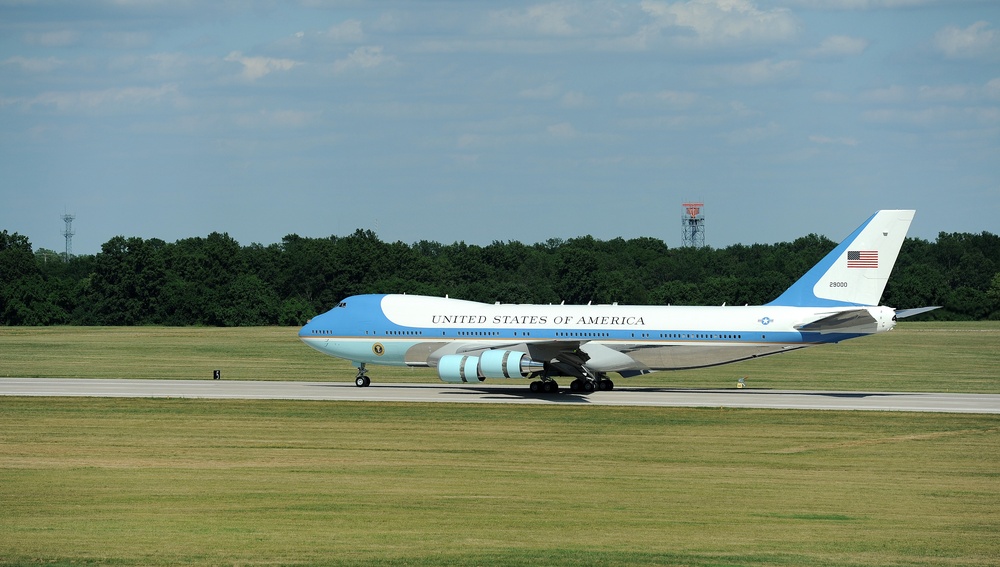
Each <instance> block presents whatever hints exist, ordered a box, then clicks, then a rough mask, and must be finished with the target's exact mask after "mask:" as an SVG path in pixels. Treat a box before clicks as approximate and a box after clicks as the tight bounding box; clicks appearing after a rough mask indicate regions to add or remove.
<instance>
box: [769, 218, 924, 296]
mask: <svg viewBox="0 0 1000 567" xmlns="http://www.w3.org/2000/svg"><path fill="white" fill-rule="evenodd" d="M915 212H916V211H912V210H887V211H879V212H877V213H875V214H874V215H872V216H871V218H869V219H868V220H867V221H865V222H864V224H862V225H861V226H860V227H858V229H857V230H855V231H854V232H853V233H851V235H850V236H848V237H847V238H846V239H844V241H843V242H841V243H840V245H838V246H837V247H836V248H834V249H833V251H832V252H830V253H829V254H827V255H826V256H825V257H824V258H823V259H822V260H820V262H819V263H818V264H816V265H815V266H813V267H812V269H811V270H809V271H808V272H806V274H805V275H804V276H802V277H801V278H800V279H799V280H798V281H797V282H795V283H794V284H792V287H790V288H788V289H787V290H785V292H784V293H782V294H781V295H780V296H779V297H778V298H777V299H775V300H774V301H772V302H771V303H769V304H768V305H787V306H799V307H834V306H844V305H878V303H879V300H880V299H881V298H882V292H883V291H884V290H885V284H886V282H887V281H889V274H890V273H891V272H892V267H893V265H894V264H895V263H896V257H897V256H899V249H900V248H901V247H902V246H903V239H904V238H905V237H906V231H907V230H908V229H909V228H910V222H912V221H913V215H914V213H915Z"/></svg>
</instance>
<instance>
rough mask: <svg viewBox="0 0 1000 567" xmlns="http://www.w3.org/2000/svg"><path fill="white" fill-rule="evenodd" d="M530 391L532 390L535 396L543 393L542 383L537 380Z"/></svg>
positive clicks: (530, 387)
mask: <svg viewBox="0 0 1000 567" xmlns="http://www.w3.org/2000/svg"><path fill="white" fill-rule="evenodd" d="M528 389H529V390H531V392H532V393H533V394H537V393H538V392H540V391H542V383H541V382H539V381H538V380H535V381H534V382H532V383H531V384H530V385H529V386H528Z"/></svg>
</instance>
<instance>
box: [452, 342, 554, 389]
mask: <svg viewBox="0 0 1000 567" xmlns="http://www.w3.org/2000/svg"><path fill="white" fill-rule="evenodd" d="M544 367H545V365H544V364H543V363H541V362H537V361H535V360H532V359H531V358H529V357H528V353H526V352H517V351H512V350H488V351H485V352H483V353H482V354H480V355H479V356H469V355H464V354H449V355H445V356H442V357H441V360H439V361H438V365H437V369H438V377H439V378H441V380H443V381H445V382H453V383H456V384H458V383H462V382H482V381H483V380H485V379H487V378H524V377H525V376H528V375H529V374H531V373H532V372H537V371H540V370H542V369H543V368H544Z"/></svg>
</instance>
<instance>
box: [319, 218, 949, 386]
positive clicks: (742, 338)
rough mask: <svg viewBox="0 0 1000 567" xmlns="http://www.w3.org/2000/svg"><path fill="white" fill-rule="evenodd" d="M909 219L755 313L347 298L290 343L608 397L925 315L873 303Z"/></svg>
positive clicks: (878, 224)
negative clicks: (623, 384) (655, 377)
mask: <svg viewBox="0 0 1000 567" xmlns="http://www.w3.org/2000/svg"><path fill="white" fill-rule="evenodd" d="M913 214H914V211H907V210H886V211H879V212H877V213H875V214H874V215H872V217H871V218H869V219H868V220H867V221H865V222H864V224H862V225H861V226H860V227H859V228H858V229H857V230H855V231H854V232H853V233H852V234H851V235H850V236H848V237H847V238H846V239H845V240H844V241H843V242H841V243H840V245H838V246H837V247H836V248H835V249H834V250H833V251H832V252H830V253H829V254H827V256H826V257H824V258H823V259H822V260H821V261H820V262H819V263H818V264H816V265H815V266H814V267H813V268H812V269H811V270H809V271H808V272H807V273H806V274H805V275H804V276H802V278H800V279H799V280H798V281H797V282H795V283H794V284H793V285H792V286H791V287H790V288H788V289H787V290H786V291H785V292H784V293H782V294H781V295H780V296H779V297H778V298H777V299H775V300H774V301H772V302H770V303H768V304H766V305H759V306H742V307H739V306H725V305H723V306H721V307H689V306H670V305H668V306H626V305H617V304H616V305H513V304H500V303H497V304H487V303H477V302H472V301H464V300H459V299H449V298H447V297H444V298H440V297H427V296H420V295H357V296H353V297H348V298H347V299H344V300H343V301H342V302H341V303H340V304H338V305H337V306H336V307H335V308H333V309H331V310H330V311H328V312H326V313H323V314H322V315H318V316H316V317H315V318H313V319H312V320H311V321H309V322H308V323H307V324H306V326H304V327H303V328H302V330H301V331H300V332H299V337H300V338H301V339H302V340H303V341H304V342H305V343H306V344H307V345H309V346H311V347H313V348H315V349H316V350H318V351H320V352H322V353H325V354H328V355H331V356H335V357H338V358H343V359H346V360H349V361H351V362H352V363H353V364H354V366H355V367H357V369H358V373H357V376H356V378H355V384H356V385H358V386H360V387H364V386H368V385H369V384H370V383H371V380H370V379H369V377H368V374H367V365H368V364H380V365H391V366H410V367H433V368H436V369H437V373H438V376H439V377H440V378H441V380H443V381H445V382H451V383H459V384H460V383H473V384H478V383H480V382H482V381H484V380H486V379H506V378H535V380H533V381H532V382H531V385H530V388H531V391H532V392H548V393H551V392H556V391H558V389H559V384H558V383H557V382H556V380H555V379H556V378H557V377H567V378H571V379H572V382H571V383H570V390H571V391H575V392H593V391H594V390H611V389H612V388H614V382H612V381H611V380H610V379H609V378H608V375H609V374H610V373H617V374H619V375H621V376H622V377H630V376H636V375H639V374H647V373H650V372H654V371H659V370H679V369H688V368H699V367H705V366H714V365H719V364H727V363H730V362H737V361H741V360H747V359H751V358H757V357H760V356H766V355H770V354H776V353H782V352H788V351H791V350H795V349H800V348H804V347H807V346H812V345H819V344H826V343H837V342H840V341H843V340H846V339H853V338H855V337H861V336H865V335H871V334H875V333H884V332H886V331H890V330H892V328H893V327H894V326H895V325H896V320H897V319H898V318H902V317H908V316H910V315H916V314H918V313H923V312H925V311H929V310H931V309H935V308H934V307H924V308H919V309H909V310H895V309H893V308H891V307H880V306H879V305H878V303H879V300H880V299H881V297H882V292H883V290H884V289H885V284H886V282H887V281H888V278H889V273H890V272H891V271H892V267H893V264H895V262H896V257H897V255H898V254H899V249H900V247H901V246H902V244H903V239H904V237H905V236H906V231H907V229H908V228H909V226H910V222H911V221H912V220H913Z"/></svg>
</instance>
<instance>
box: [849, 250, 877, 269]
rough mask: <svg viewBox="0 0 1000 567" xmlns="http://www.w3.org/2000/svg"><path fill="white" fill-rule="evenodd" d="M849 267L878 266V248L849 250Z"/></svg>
mask: <svg viewBox="0 0 1000 567" xmlns="http://www.w3.org/2000/svg"><path fill="white" fill-rule="evenodd" d="M847 267H848V268H877V267H878V250H848V251H847Z"/></svg>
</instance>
